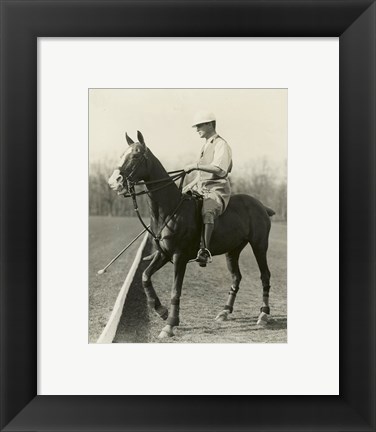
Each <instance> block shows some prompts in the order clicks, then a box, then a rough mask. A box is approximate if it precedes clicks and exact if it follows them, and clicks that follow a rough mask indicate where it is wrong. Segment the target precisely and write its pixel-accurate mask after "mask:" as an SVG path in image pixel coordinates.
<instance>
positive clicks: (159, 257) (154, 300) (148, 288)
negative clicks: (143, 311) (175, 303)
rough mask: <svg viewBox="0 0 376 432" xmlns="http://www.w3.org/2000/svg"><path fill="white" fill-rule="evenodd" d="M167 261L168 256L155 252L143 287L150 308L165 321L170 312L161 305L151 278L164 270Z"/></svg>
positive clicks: (144, 278) (145, 275)
mask: <svg viewBox="0 0 376 432" xmlns="http://www.w3.org/2000/svg"><path fill="white" fill-rule="evenodd" d="M167 261H168V258H167V257H166V255H163V254H162V253H161V252H159V251H157V252H155V254H154V256H153V260H152V262H151V263H150V264H149V266H148V267H147V268H146V269H145V270H144V272H143V274H142V286H143V288H144V291H145V294H146V297H147V301H148V305H149V307H150V308H152V309H154V310H155V312H156V313H157V314H158V315H159V316H160V317H161V318H162V319H164V320H165V319H166V318H167V316H168V310H167V308H166V307H165V306H163V305H162V304H161V302H160V300H159V298H158V296H157V293H156V292H155V289H154V287H153V284H152V283H151V277H152V275H153V274H154V273H155V272H156V271H158V270H159V269H160V268H162V267H163V266H164V265H165V264H166V263H167Z"/></svg>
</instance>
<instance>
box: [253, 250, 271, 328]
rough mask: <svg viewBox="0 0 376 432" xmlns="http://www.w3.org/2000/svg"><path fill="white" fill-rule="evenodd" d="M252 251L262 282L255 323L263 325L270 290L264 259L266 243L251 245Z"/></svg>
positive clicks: (267, 268) (267, 318) (268, 275)
mask: <svg viewBox="0 0 376 432" xmlns="http://www.w3.org/2000/svg"><path fill="white" fill-rule="evenodd" d="M252 249H253V253H254V254H255V257H256V261H257V264H258V266H259V269H260V274H261V277H260V278H261V283H262V306H261V308H260V315H259V317H258V319H257V325H261V326H264V325H266V324H267V323H268V320H269V314H270V307H269V290H270V271H269V267H268V262H267V259H266V252H267V249H268V247H267V245H266V246H261V247H260V246H252Z"/></svg>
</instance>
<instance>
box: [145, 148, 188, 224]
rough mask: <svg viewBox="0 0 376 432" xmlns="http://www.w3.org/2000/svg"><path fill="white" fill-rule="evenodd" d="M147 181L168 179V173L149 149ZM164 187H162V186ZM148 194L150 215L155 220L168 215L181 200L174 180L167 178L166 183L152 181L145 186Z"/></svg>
mask: <svg viewBox="0 0 376 432" xmlns="http://www.w3.org/2000/svg"><path fill="white" fill-rule="evenodd" d="M148 171H149V179H148V181H155V180H161V179H164V178H165V179H168V178H169V175H168V174H167V171H166V170H165V169H164V168H163V166H162V164H161V163H160V162H159V160H158V159H157V158H156V157H155V156H154V155H153V154H152V153H151V152H150V150H149V160H148ZM164 185H165V187H162V186H164ZM147 189H148V191H149V196H150V198H151V212H152V217H154V219H155V220H156V221H158V220H159V221H161V220H164V219H165V218H167V217H168V216H170V215H171V214H172V213H173V212H174V210H175V209H176V207H177V205H178V204H179V202H180V200H181V196H182V194H181V192H180V190H179V189H178V187H177V186H176V184H175V182H171V180H167V181H166V183H164V182H161V183H154V184H150V185H149V186H148V187H147Z"/></svg>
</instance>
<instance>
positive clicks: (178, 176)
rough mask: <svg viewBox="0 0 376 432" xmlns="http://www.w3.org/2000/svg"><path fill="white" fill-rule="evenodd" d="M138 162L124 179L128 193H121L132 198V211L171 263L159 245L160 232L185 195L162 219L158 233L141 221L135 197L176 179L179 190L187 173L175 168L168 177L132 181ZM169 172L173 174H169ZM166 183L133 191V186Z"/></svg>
mask: <svg viewBox="0 0 376 432" xmlns="http://www.w3.org/2000/svg"><path fill="white" fill-rule="evenodd" d="M138 165H139V163H138V164H137V165H136V166H135V167H134V168H133V170H132V172H131V173H130V174H129V175H128V176H127V177H126V181H127V186H128V191H129V193H128V194H121V195H123V196H124V198H132V201H133V208H134V211H135V212H136V214H137V217H138V219H139V221H140V222H141V225H142V226H143V227H144V228H145V230H146V231H147V232H148V233H149V234H150V235H151V236H152V237H153V240H154V241H155V243H156V245H157V248H158V249H159V251H160V252H161V253H163V254H164V255H166V256H167V258H168V259H169V261H170V262H171V263H173V261H172V258H171V256H169V254H167V252H166V251H164V250H163V249H162V247H161V245H160V241H161V234H162V231H163V230H164V228H165V227H166V226H167V224H168V223H169V222H170V221H171V219H172V218H173V217H174V216H175V215H176V213H177V212H178V210H179V208H180V207H181V205H182V204H183V202H184V201H185V200H186V199H187V197H186V196H184V195H183V196H182V198H181V200H180V201H179V203H178V205H177V206H176V207H175V209H174V210H173V212H172V213H171V214H170V215H169V216H168V217H167V218H166V220H165V221H164V223H163V225H162V228H161V229H160V230H159V233H158V234H155V233H154V232H153V230H152V229H151V226H150V225H146V224H145V222H144V221H143V219H142V217H141V215H140V210H139V208H138V204H137V197H138V196H140V195H144V194H150V193H152V192H156V191H158V190H161V189H164V188H166V187H169V186H171V184H172V183H174V182H175V181H176V180H179V179H181V180H180V184H179V190H180V191H181V190H182V188H183V182H184V178H185V176H186V175H187V173H186V172H185V171H184V170H176V171H169V172H168V173H167V174H169V177H168V178H163V179H158V180H151V181H144V180H141V181H132V180H130V178H131V175H133V174H134V173H135V171H136V168H137V167H138ZM170 174H173V175H171V176H170ZM166 182H168V183H167V184H163V185H161V186H159V187H156V188H154V189H151V190H147V189H146V190H143V191H139V192H136V191H135V186H146V187H148V186H149V185H153V184H160V183H166Z"/></svg>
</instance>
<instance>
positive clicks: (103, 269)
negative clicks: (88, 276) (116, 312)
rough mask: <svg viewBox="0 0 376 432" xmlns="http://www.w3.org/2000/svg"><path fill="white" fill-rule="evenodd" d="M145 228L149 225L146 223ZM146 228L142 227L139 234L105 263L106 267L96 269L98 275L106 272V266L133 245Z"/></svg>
mask: <svg viewBox="0 0 376 432" xmlns="http://www.w3.org/2000/svg"><path fill="white" fill-rule="evenodd" d="M147 228H150V225H148V226H147ZM147 228H145V229H143V230H142V231H141V232H140V234H138V235H137V236H136V237H135V238H134V239H133V240H132V241H131V242H130V243H129V244H128V245H127V246H125V248H124V249H122V250H121V251H120V252H119V253H118V254H117V255H116V257H115V258H112V260H111V261H110V262H109V263H108V264H107V265H106V267H104V268H102V270H98V272H97V273H98V274H99V275H101V274H103V273H105V272H106V270H107V269H108V267H110V265H111V264H112V263H113V262H115V261H116V260H117V259H118V258H119V256H120V255H122V254H123V253H124V252H125V251H126V250H127V249H128V248H129V247H130V246H132V245H133V243H134V242H135V241H136V240H137V239H138V238H139V237H141V236H142V234H143V233H144V232H145V231H146V230H147Z"/></svg>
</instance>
